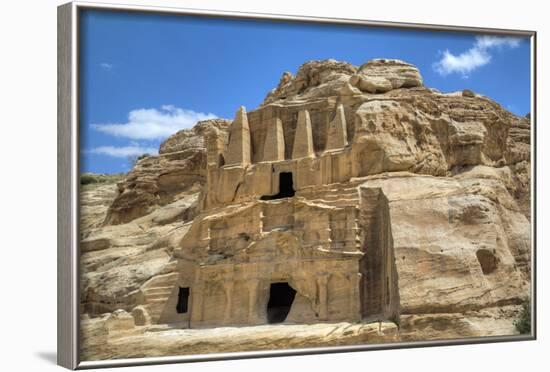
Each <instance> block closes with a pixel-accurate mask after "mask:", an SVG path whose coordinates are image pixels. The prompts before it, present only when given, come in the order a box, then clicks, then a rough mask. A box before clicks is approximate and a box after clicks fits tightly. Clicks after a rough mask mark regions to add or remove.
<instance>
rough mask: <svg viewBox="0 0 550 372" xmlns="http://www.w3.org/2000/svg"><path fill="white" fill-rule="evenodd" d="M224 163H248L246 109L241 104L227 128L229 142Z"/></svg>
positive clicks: (248, 135) (248, 133) (248, 130)
mask: <svg viewBox="0 0 550 372" xmlns="http://www.w3.org/2000/svg"><path fill="white" fill-rule="evenodd" d="M225 164H227V165H231V164H242V165H249V164H250V128H249V127H248V117H247V116H246V109H245V108H244V107H243V106H241V107H240V108H239V109H238V110H237V113H236V114H235V120H233V122H232V123H231V128H230V129H229V144H228V145H227V151H226V153H225Z"/></svg>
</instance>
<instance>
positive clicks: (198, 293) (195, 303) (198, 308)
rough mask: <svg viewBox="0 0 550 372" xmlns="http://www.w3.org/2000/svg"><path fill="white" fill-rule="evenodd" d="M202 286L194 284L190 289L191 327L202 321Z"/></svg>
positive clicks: (201, 284)
mask: <svg viewBox="0 0 550 372" xmlns="http://www.w3.org/2000/svg"><path fill="white" fill-rule="evenodd" d="M204 287H205V286H204V284H203V283H196V284H194V285H193V287H191V291H192V296H193V297H192V303H191V304H192V308H191V314H190V318H191V326H193V325H197V323H200V322H202V319H203V308H204V306H203V298H204Z"/></svg>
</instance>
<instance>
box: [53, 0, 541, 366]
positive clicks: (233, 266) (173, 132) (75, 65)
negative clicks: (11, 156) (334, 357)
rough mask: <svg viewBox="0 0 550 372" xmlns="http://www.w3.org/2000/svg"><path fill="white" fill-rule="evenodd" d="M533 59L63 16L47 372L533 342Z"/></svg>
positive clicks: (306, 21)
mask: <svg viewBox="0 0 550 372" xmlns="http://www.w3.org/2000/svg"><path fill="white" fill-rule="evenodd" d="M434 22H437V20H434ZM535 37H536V34H535V32H534V31H519V30H501V29H498V30H497V29H484V28H465V27H458V26H436V25H419V24H406V23H387V22H377V21H370V20H369V21H367V20H350V19H329V18H314V17H308V16H307V15H303V16H287V15H285V16H282V15H269V14H249V13H232V12H222V11H219V12H218V11H201V10H188V9H177V8H159V7H143V6H128V5H124V6H122V5H120V6H117V5H106V4H94V3H89V2H86V3H80V2H72V3H69V4H66V5H62V6H60V7H59V8H58V105H59V106H58V138H59V143H58V149H59V154H58V192H59V193H58V263H59V266H58V272H59V274H58V362H59V364H60V365H62V366H64V367H67V368H72V369H75V368H92V367H106V366H120V365H138V364H152V363H172V362H184V361H201V360H214V359H230V358H245V357H258V356H262V357H263V356H276V355H291V354H307V353H332V352H345V351H357V350H369V349H386V348H400V347H416V346H435V345H449V344H461V343H481V342H499V341H519V340H532V339H534V338H535V337H536V333H535V297H534V295H533V294H534V293H535V291H534V287H535V284H536V282H535V265H534V262H535V257H536V254H535V241H534V240H535V234H534V231H535V226H536V221H535V215H536V214H535V212H534V211H535V209H534V208H535V200H536V198H535V193H534V190H535V189H534V183H535V177H536V175H535V173H534V169H535V168H534V164H535V151H534V147H535V142H536V141H535V138H536V137H535V132H536V109H535V108H536V97H535V81H536V80H535V77H536V69H535V67H536V66H535V52H536V50H535V48H536V43H535Z"/></svg>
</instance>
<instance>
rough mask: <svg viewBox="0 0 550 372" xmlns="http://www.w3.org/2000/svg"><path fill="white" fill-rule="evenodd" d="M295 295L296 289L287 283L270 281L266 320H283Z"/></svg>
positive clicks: (279, 321) (269, 321)
mask: <svg viewBox="0 0 550 372" xmlns="http://www.w3.org/2000/svg"><path fill="white" fill-rule="evenodd" d="M295 296H296V291H295V290H294V288H292V287H291V286H290V285H288V283H286V282H283V283H271V287H270V288H269V301H268V303H267V322H268V323H269V324H273V323H282V322H284V321H285V319H286V317H287V315H288V313H289V312H290V308H291V307H292V303H293V302H294V297H295Z"/></svg>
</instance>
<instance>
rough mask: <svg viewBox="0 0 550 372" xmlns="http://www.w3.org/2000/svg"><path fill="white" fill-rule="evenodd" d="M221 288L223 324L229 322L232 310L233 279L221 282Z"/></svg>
mask: <svg viewBox="0 0 550 372" xmlns="http://www.w3.org/2000/svg"><path fill="white" fill-rule="evenodd" d="M223 289H224V293H225V310H224V313H223V322H224V323H225V324H227V323H229V322H231V319H232V317H231V315H232V314H231V312H232V309H231V308H232V306H231V305H232V304H231V303H232V302H233V301H232V300H233V281H232V280H230V281H229V280H228V281H226V282H224V283H223Z"/></svg>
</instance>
